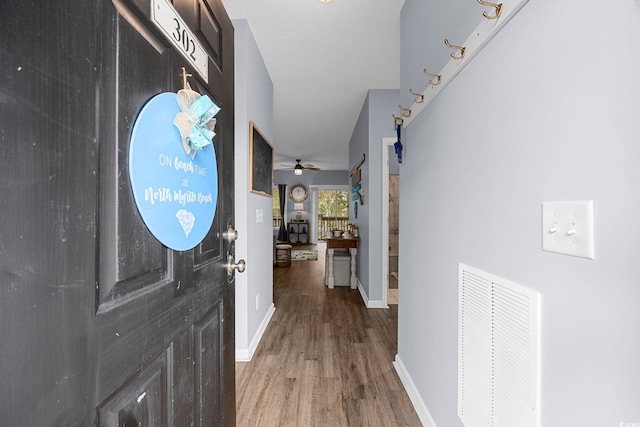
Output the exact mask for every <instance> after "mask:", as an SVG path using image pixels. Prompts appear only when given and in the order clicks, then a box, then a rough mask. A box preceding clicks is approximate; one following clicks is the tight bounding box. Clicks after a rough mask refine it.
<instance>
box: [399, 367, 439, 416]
mask: <svg viewBox="0 0 640 427" xmlns="http://www.w3.org/2000/svg"><path fill="white" fill-rule="evenodd" d="M393 366H394V367H395V368H396V372H397V373H398V376H399V377H400V381H402V385H404V389H405V390H406V391H407V394H408V395H409V399H410V400H411V403H413V407H414V408H415V410H416V412H417V413H418V418H420V421H421V422H422V425H423V426H424V427H438V426H437V425H436V422H435V421H434V419H433V417H432V416H431V412H429V408H427V405H426V403H424V400H422V396H420V392H419V391H418V389H417V388H416V385H415V384H414V382H413V380H412V379H411V376H410V375H409V372H408V371H407V368H406V367H405V366H404V363H402V359H400V355H399V354H396V360H395V361H394V362H393Z"/></svg>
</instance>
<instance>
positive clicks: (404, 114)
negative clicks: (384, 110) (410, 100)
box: [398, 104, 411, 117]
mask: <svg viewBox="0 0 640 427" xmlns="http://www.w3.org/2000/svg"><path fill="white" fill-rule="evenodd" d="M398 108H399V109H401V110H402V117H409V116H411V110H410V109H409V108H403V107H402V105H400V104H398Z"/></svg>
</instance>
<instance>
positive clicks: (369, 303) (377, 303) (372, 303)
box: [358, 279, 389, 308]
mask: <svg viewBox="0 0 640 427" xmlns="http://www.w3.org/2000/svg"><path fill="white" fill-rule="evenodd" d="M358 290H359V291H360V296H361V297H362V301H364V305H365V306H366V307H367V308H389V306H388V305H387V303H386V302H383V301H381V300H370V299H369V297H368V296H367V293H366V292H365V290H364V287H363V286H362V283H360V279H358Z"/></svg>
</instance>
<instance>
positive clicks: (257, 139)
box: [249, 122, 273, 197]
mask: <svg viewBox="0 0 640 427" xmlns="http://www.w3.org/2000/svg"><path fill="white" fill-rule="evenodd" d="M249 191H251V192H252V193H257V194H261V195H263V196H269V197H272V194H273V147H272V146H271V144H270V143H269V141H268V140H267V138H265V136H264V135H263V134H262V132H260V129H258V127H257V126H256V124H255V123H253V122H249Z"/></svg>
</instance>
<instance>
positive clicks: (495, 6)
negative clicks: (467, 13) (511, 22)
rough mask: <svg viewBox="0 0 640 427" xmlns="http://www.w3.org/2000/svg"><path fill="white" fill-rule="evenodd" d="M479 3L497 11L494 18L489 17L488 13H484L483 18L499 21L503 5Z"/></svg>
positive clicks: (479, 0)
mask: <svg viewBox="0 0 640 427" xmlns="http://www.w3.org/2000/svg"><path fill="white" fill-rule="evenodd" d="M478 3H480V4H481V5H483V6H489V7H493V8H495V9H496V14H495V15H493V16H489V14H488V13H487V12H482V16H484V17H485V18H487V19H498V18H499V17H500V14H501V13H502V3H489V2H488V1H483V0H478Z"/></svg>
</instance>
